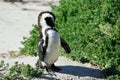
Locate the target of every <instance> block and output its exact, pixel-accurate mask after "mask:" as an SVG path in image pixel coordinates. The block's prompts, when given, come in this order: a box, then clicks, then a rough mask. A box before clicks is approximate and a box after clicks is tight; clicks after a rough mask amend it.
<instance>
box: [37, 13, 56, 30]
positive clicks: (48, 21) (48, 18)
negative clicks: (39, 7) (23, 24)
mask: <svg viewBox="0 0 120 80" xmlns="http://www.w3.org/2000/svg"><path fill="white" fill-rule="evenodd" d="M38 25H39V26H40V27H51V28H53V27H55V15H54V14H53V13H52V12H49V11H44V12H41V13H40V14H39V16H38Z"/></svg>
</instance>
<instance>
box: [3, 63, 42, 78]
mask: <svg viewBox="0 0 120 80" xmlns="http://www.w3.org/2000/svg"><path fill="white" fill-rule="evenodd" d="M41 74H42V70H41V69H39V68H33V67H32V66H30V65H25V64H23V63H22V64H18V62H16V63H15V65H14V66H12V67H11V68H10V69H9V71H8V73H6V74H4V75H3V76H2V80H31V79H32V78H34V77H41Z"/></svg>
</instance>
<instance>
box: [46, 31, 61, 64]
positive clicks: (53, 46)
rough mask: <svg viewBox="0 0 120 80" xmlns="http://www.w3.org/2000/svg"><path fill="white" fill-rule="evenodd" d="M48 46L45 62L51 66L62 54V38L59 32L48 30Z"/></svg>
mask: <svg viewBox="0 0 120 80" xmlns="http://www.w3.org/2000/svg"><path fill="white" fill-rule="evenodd" d="M47 33H48V46H47V49H46V55H45V58H44V61H45V62H46V63H47V64H48V65H51V64H53V63H54V62H55V61H56V60H57V59H58V57H59V53H60V37H59V34H58V32H57V31H55V30H48V32H47Z"/></svg>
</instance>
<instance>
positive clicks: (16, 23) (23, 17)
mask: <svg viewBox="0 0 120 80" xmlns="http://www.w3.org/2000/svg"><path fill="white" fill-rule="evenodd" d="M24 1H25V2H24V3H20V2H15V3H10V2H3V1H0V54H2V53H7V54H5V55H2V56H0V60H3V61H4V62H5V63H9V64H10V65H11V66H12V65H13V64H14V62H16V61H18V62H19V63H22V62H23V63H25V64H30V65H32V66H33V67H35V63H36V60H37V59H38V58H37V57H31V56H23V57H16V58H11V57H9V56H8V51H19V47H22V44H21V41H22V40H23V36H26V37H28V36H29V31H30V30H31V29H32V24H37V16H38V14H39V13H40V12H41V11H51V7H50V5H51V4H57V5H58V0H44V1H43V0H24ZM55 64H56V65H57V66H59V67H60V68H61V69H62V71H60V72H58V73H55V74H56V76H50V75H42V77H41V78H39V80H103V79H102V77H103V74H102V73H101V71H100V70H99V69H96V68H95V67H93V66H91V65H90V64H82V63H78V62H75V61H72V60H69V59H67V58H64V57H60V58H59V59H58V61H57V62H56V63H55ZM34 80H38V79H34Z"/></svg>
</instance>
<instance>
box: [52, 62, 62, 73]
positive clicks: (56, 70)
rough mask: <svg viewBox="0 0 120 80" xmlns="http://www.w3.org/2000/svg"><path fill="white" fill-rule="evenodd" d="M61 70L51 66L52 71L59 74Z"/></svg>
mask: <svg viewBox="0 0 120 80" xmlns="http://www.w3.org/2000/svg"><path fill="white" fill-rule="evenodd" d="M60 70H61V69H60V68H59V67H56V66H55V65H54V64H52V65H51V71H54V72H59V71H60Z"/></svg>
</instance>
